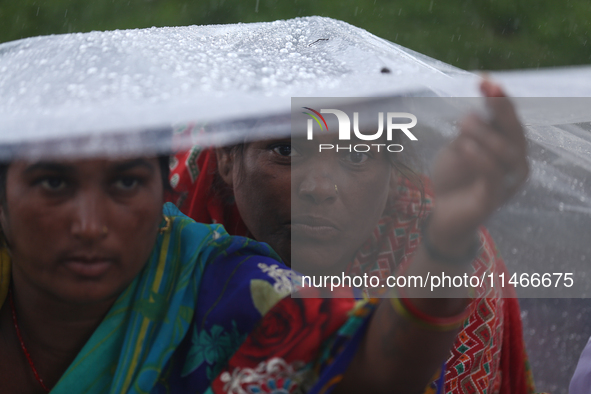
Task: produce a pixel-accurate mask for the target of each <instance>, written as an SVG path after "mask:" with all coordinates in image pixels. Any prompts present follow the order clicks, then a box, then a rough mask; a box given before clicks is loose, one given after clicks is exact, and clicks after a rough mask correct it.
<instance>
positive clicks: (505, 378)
mask: <svg viewBox="0 0 591 394" xmlns="http://www.w3.org/2000/svg"><path fill="white" fill-rule="evenodd" d="M191 127H192V126H189V128H188V129H187V130H185V132H194V130H191ZM217 177H218V175H217V169H216V159H215V154H214V152H213V151H212V150H207V149H205V150H203V149H201V148H200V147H198V146H196V147H194V148H193V149H192V150H190V151H188V152H182V153H179V154H177V155H176V156H175V158H174V160H173V162H172V166H171V184H172V186H173V188H174V189H175V191H176V192H177V193H178V194H177V197H176V201H175V202H176V203H177V204H179V206H180V208H181V210H182V211H183V212H185V213H186V214H187V215H189V216H191V217H193V218H195V219H196V220H199V221H202V222H204V223H222V224H224V226H226V228H227V229H229V230H228V231H230V233H231V234H236V235H246V236H248V235H249V234H248V231H247V229H246V226H245V225H244V223H243V222H242V219H241V218H240V215H239V213H238V210H237V208H236V206H235V204H234V203H233V201H232V197H231V195H228V193H225V192H224V191H223V185H220V183H219V179H217ZM420 182H422V183H423V185H422V186H423V187H422V189H423V190H422V191H421V190H420V188H419V187H417V185H416V182H410V181H408V180H407V179H405V178H402V177H401V178H400V180H399V184H398V190H397V193H396V194H395V195H391V196H390V201H389V203H388V206H387V209H386V211H385V212H384V214H383V217H382V219H381V220H380V222H379V223H378V224H377V226H376V228H375V230H374V233H373V235H372V237H371V238H370V239H368V240H367V241H366V243H365V244H364V245H363V246H362V247H361V248H360V250H359V252H358V254H357V256H356V258H355V261H354V262H352V264H351V265H350V267H349V270H348V272H347V274H348V275H360V274H364V273H367V274H368V275H369V276H377V277H379V278H380V279H381V280H385V279H386V278H387V277H388V276H389V275H392V274H393V273H395V272H396V269H397V268H398V267H400V266H404V265H406V264H409V263H410V261H411V259H412V255H413V252H414V251H415V250H416V248H417V246H418V245H419V243H420V231H419V227H420V223H421V220H422V219H423V218H424V217H426V215H427V214H428V212H429V211H430V209H431V208H432V196H433V193H432V191H431V190H430V184H429V180H428V179H426V178H422V179H421V180H420ZM480 238H481V242H482V246H483V248H482V253H481V254H480V255H479V256H478V258H477V259H476V260H475V261H474V262H473V267H474V269H475V272H476V273H477V274H479V275H481V274H485V275H488V274H489V273H491V272H496V273H501V272H504V271H505V270H506V268H505V264H504V262H503V260H502V258H501V257H500V255H499V253H498V250H497V249H496V247H495V245H494V242H493V240H492V238H491V237H490V235H489V234H488V232H487V231H486V229H485V228H481V229H480ZM479 277H480V276H479ZM487 277H488V276H487ZM515 297H516V295H515V293H514V290H513V289H511V288H505V289H504V290H502V289H501V286H500V283H497V284H496V286H494V287H490V286H488V287H484V288H481V289H480V292H479V294H478V295H477V298H476V299H475V300H474V301H473V303H472V305H471V307H472V310H473V313H472V314H471V316H470V318H469V319H468V320H467V321H466V323H465V325H464V328H463V329H462V330H461V331H460V333H459V334H458V336H457V338H456V341H455V343H454V345H453V347H452V349H451V353H450V356H449V358H448V359H447V361H446V371H445V376H444V378H445V390H444V392H445V393H453V394H468V393H469V394H472V393H482V394H492V393H506V394H509V393H510V394H525V393H532V392H533V390H534V389H533V379H532V377H531V372H530V370H529V363H528V361H527V355H526V352H525V346H524V342H523V335H522V327H521V316H520V311H519V304H518V302H517V299H516V298H515ZM417 351H420V350H419V349H417ZM435 389H436V382H435V381H434V382H433V383H432V385H431V386H430V387H429V388H428V389H427V392H435Z"/></svg>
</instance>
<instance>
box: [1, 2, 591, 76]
mask: <svg viewBox="0 0 591 394" xmlns="http://www.w3.org/2000/svg"><path fill="white" fill-rule="evenodd" d="M308 15H321V16H328V17H331V18H335V19H340V20H343V21H346V22H348V23H351V24H353V25H355V26H358V27H361V28H364V29H366V30H368V31H369V32H371V33H373V34H375V35H377V36H379V37H382V38H386V39H388V40H390V41H393V42H395V43H397V44H400V45H403V46H405V47H408V48H411V49H414V50H415V51H418V52H421V53H424V54H425V55H428V56H432V57H434V58H436V59H439V60H442V61H444V62H446V63H449V64H452V65H454V66H457V67H460V68H463V69H468V70H479V69H488V70H501V69H514V68H537V67H552V66H566V65H578V64H587V63H590V61H591V42H590V41H589V35H590V33H589V31H590V26H591V2H589V1H586V0H561V1H557V0H445V1H444V0H398V1H390V0H339V1H318V0H283V1H278V0H240V1H239V0H202V1H187V0H18V1H15V0H0V42H5V41H12V40H16V39H19V38H24V37H31V36H38V35H46V34H60V33H71V32H88V31H91V30H113V29H132V28H145V27H152V26H156V27H160V26H180V25H193V24H197V25H203V24H225V23H238V22H263V21H272V20H276V19H288V18H294V17H298V16H308Z"/></svg>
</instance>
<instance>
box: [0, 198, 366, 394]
mask: <svg viewBox="0 0 591 394" xmlns="http://www.w3.org/2000/svg"><path fill="white" fill-rule="evenodd" d="M164 215H165V216H167V217H168V218H170V219H171V226H170V228H169V229H168V230H167V231H166V232H164V233H162V234H160V235H159V236H158V239H157V242H156V246H155V247H154V250H153V252H152V254H151V256H150V258H149V260H148V262H147V264H146V266H145V267H144V269H143V270H142V272H141V273H140V274H139V275H138V277H137V278H135V280H134V281H133V282H132V283H131V284H130V285H129V286H128V288H127V289H126V290H125V291H124V292H123V293H122V294H121V296H120V297H119V298H118V300H117V301H116V302H115V304H114V305H113V307H112V308H111V310H110V311H109V313H108V314H107V316H106V317H105V318H104V320H103V321H102V323H101V324H100V325H99V327H98V328H97V329H96V331H95V332H94V333H93V335H92V336H91V338H90V339H89V340H88V342H87V343H86V344H85V346H84V347H83V348H82V350H81V351H80V353H79V354H78V356H77V357H76V359H75V360H74V361H73V363H72V364H71V365H70V367H69V368H68V369H67V370H66V372H65V373H64V375H63V376H62V378H61V379H60V381H59V382H58V383H57V384H56V386H55V387H54V388H53V389H52V391H51V392H52V393H53V394H62V393H63V394H72V393H88V394H95V393H96V394H99V393H101V394H102V393H112V394H122V393H130V394H131V393H138V394H139V393H222V392H224V393H226V392H227V393H236V394H239V393H240V394H243V393H248V394H254V393H257V394H258V393H277V394H280V393H295V392H321V393H328V392H330V389H331V388H332V386H333V385H334V384H335V383H337V382H338V381H339V380H340V378H341V376H342V375H341V374H342V372H343V371H344V370H345V368H346V367H347V365H348V362H349V361H350V359H351V357H352V355H353V354H354V351H355V349H356V347H357V344H358V343H359V341H360V337H361V333H362V331H363V328H362V327H361V326H362V325H363V324H366V322H367V320H368V319H367V316H368V315H369V313H370V311H371V309H372V308H373V304H371V303H364V304H356V303H355V301H354V300H353V299H352V298H351V297H349V298H343V299H330V298H328V299H322V298H292V297H291V296H290V293H291V279H292V278H293V276H294V275H295V274H294V273H293V272H292V271H291V270H290V269H289V268H288V267H286V266H285V265H283V264H282V263H281V262H280V260H279V258H278V256H277V255H276V254H275V253H274V252H273V251H272V250H271V249H270V247H269V246H268V245H266V244H263V243H258V242H255V241H252V240H249V239H247V238H243V237H232V236H229V235H228V234H227V233H226V231H225V230H224V228H223V227H221V226H218V225H205V224H200V223H196V222H195V221H193V220H192V219H189V218H188V217H186V216H184V215H183V214H182V213H180V212H179V211H178V210H177V208H176V207H175V206H174V205H172V204H166V205H165V206H164ZM9 265H10V264H9V261H8V259H6V256H5V258H3V259H1V260H0V305H2V303H3V302H4V301H5V299H6V293H7V291H8V286H9V283H10V280H9V277H10V271H9V268H10V267H9Z"/></svg>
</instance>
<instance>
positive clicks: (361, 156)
mask: <svg viewBox="0 0 591 394" xmlns="http://www.w3.org/2000/svg"><path fill="white" fill-rule="evenodd" d="M367 159H369V155H368V154H367V153H362V152H351V153H348V154H347V155H346V156H345V160H346V161H349V162H351V163H353V164H361V163H364V162H366V161H367Z"/></svg>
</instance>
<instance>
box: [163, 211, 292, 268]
mask: <svg viewBox="0 0 591 394" xmlns="http://www.w3.org/2000/svg"><path fill="white" fill-rule="evenodd" d="M163 216H164V218H168V220H167V221H168V222H169V223H168V225H167V226H168V227H170V228H169V229H167V231H168V232H169V233H170V234H171V237H170V238H171V239H170V241H172V242H174V243H175V244H176V245H177V247H178V248H177V249H179V251H180V252H181V253H183V254H187V253H189V254H194V253H198V254H200V255H201V256H202V257H207V258H208V259H219V258H223V257H224V256H226V257H227V256H232V255H243V256H246V255H251V256H264V257H268V258H270V259H271V260H273V261H274V262H278V261H279V260H280V259H279V257H278V256H277V255H276V254H275V252H274V251H273V250H272V249H271V247H269V245H267V244H265V243H262V242H257V241H254V240H251V239H249V238H245V237H237V236H231V235H229V234H228V232H227V231H226V230H225V229H224V227H223V226H222V225H220V224H204V223H198V222H196V221H195V220H193V219H191V218H190V217H188V216H186V215H184V214H183V213H182V212H181V211H179V209H178V208H177V207H176V206H175V205H174V204H172V203H166V204H164V207H163ZM163 220H166V219H163ZM163 226H166V224H163Z"/></svg>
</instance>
